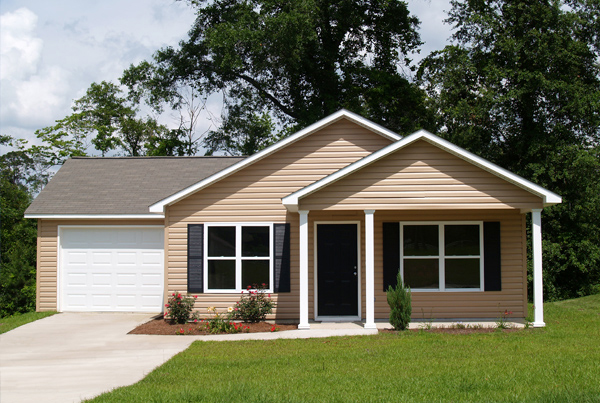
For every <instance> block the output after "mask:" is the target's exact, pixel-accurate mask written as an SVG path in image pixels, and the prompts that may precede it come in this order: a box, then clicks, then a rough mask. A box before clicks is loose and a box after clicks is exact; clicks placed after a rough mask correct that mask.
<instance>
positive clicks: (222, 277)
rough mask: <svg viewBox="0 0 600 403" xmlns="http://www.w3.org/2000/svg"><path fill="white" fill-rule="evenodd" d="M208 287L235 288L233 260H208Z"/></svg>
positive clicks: (219, 288)
mask: <svg viewBox="0 0 600 403" xmlns="http://www.w3.org/2000/svg"><path fill="white" fill-rule="evenodd" d="M208 288H209V289H211V290H235V260H209V261H208Z"/></svg>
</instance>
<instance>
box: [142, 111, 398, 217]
mask: <svg viewBox="0 0 600 403" xmlns="http://www.w3.org/2000/svg"><path fill="white" fill-rule="evenodd" d="M343 118H346V119H348V120H350V121H352V122H354V123H356V124H358V125H360V126H363V127H365V128H367V129H369V130H372V131H373V132H375V133H377V134H379V135H381V136H383V137H385V138H387V139H390V140H392V141H398V140H399V139H400V138H401V137H400V136H399V135H398V134H396V133H394V132H392V131H391V130H388V129H386V128H385V127H383V126H380V125H378V124H376V123H373V122H371V121H370V120H368V119H365V118H363V117H362V116H360V115H357V114H355V113H352V112H350V111H347V110H345V109H341V110H339V111H337V112H335V113H334V114H332V115H329V116H327V117H326V118H323V119H321V120H319V121H318V122H316V123H314V124H312V125H310V126H308V127H307V128H305V129H302V130H300V131H299V132H296V133H294V134H293V135H291V136H289V137H286V138H285V139H283V140H281V141H278V142H277V143H275V144H272V145H270V146H269V147H267V148H265V149H264V150H262V151H259V152H257V153H256V154H254V155H252V156H250V157H248V158H246V159H244V160H242V161H240V162H238V163H236V164H233V165H231V166H230V167H228V168H225V169H224V170H222V171H219V172H217V173H215V174H213V175H211V176H209V177H208V178H205V179H203V180H201V181H200V182H197V183H195V184H194V185H192V186H189V187H187V188H185V189H183V190H180V191H179V192H177V193H175V194H173V195H171V196H169V197H167V198H165V199H163V200H160V201H158V202H156V203H154V204H153V205H151V206H150V212H151V213H164V211H165V206H168V205H171V204H173V203H175V202H178V201H179V200H181V199H184V198H185V197H187V196H189V195H191V194H193V193H195V192H197V191H199V190H200V189H203V188H205V187H207V186H209V185H211V184H213V183H215V182H217V181H219V180H221V179H223V178H226V177H227V176H229V175H232V174H234V173H235V172H237V171H239V170H241V169H242V168H244V167H246V166H248V165H250V164H253V163H254V162H256V161H259V160H261V159H263V158H265V157H267V156H268V155H271V154H273V153H274V152H276V151H278V150H280V149H282V148H284V147H286V146H288V145H290V144H292V143H294V142H296V141H298V140H300V139H303V138H304V137H306V136H308V135H310V134H312V133H314V132H316V131H318V130H321V129H322V128H324V127H326V126H328V125H330V124H332V123H335V122H337V121H338V120H341V119H343Z"/></svg>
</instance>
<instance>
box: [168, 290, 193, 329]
mask: <svg viewBox="0 0 600 403" xmlns="http://www.w3.org/2000/svg"><path fill="white" fill-rule="evenodd" d="M196 298H198V296H197V295H194V296H193V297H192V296H190V295H182V294H181V293H178V292H174V293H173V294H171V296H170V297H169V301H168V302H167V303H166V304H165V308H167V311H166V312H165V319H171V320H172V321H174V322H175V323H178V324H180V325H182V324H184V323H186V322H187V321H188V320H190V319H191V318H192V310H193V309H194V302H195V300H196Z"/></svg>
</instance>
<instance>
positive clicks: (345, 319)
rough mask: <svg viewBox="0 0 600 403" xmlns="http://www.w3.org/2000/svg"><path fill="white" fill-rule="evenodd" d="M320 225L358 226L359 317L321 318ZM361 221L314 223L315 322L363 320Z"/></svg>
mask: <svg viewBox="0 0 600 403" xmlns="http://www.w3.org/2000/svg"><path fill="white" fill-rule="evenodd" d="M319 224H356V259H357V268H356V270H357V287H356V288H357V290H356V292H357V296H358V302H357V304H358V307H357V308H358V315H357V316H319V286H318V285H319V282H318V279H319V277H318V276H319V267H318V260H317V226H318V225H319ZM360 233H361V221H359V220H352V221H315V222H314V223H313V262H314V264H313V267H314V276H313V287H314V296H315V297H314V301H313V307H314V310H313V311H314V320H315V321H318V322H350V321H360V320H362V300H361V284H362V264H361V253H360V251H361V238H360Z"/></svg>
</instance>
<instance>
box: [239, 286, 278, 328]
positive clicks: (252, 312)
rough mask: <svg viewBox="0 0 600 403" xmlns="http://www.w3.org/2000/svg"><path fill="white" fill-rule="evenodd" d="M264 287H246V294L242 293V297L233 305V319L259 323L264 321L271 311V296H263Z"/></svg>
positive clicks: (272, 304)
mask: <svg viewBox="0 0 600 403" xmlns="http://www.w3.org/2000/svg"><path fill="white" fill-rule="evenodd" d="M265 286H266V284H264V283H263V284H262V285H260V286H259V285H256V284H255V285H254V286H253V287H254V289H253V287H252V286H248V288H247V289H246V292H244V293H242V297H241V298H240V300H239V301H238V302H236V304H235V308H234V311H233V317H234V318H235V319H241V320H242V321H244V322H260V321H261V320H265V317H266V316H267V314H269V313H271V311H272V310H273V306H275V304H274V303H273V300H272V299H271V294H265Z"/></svg>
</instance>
